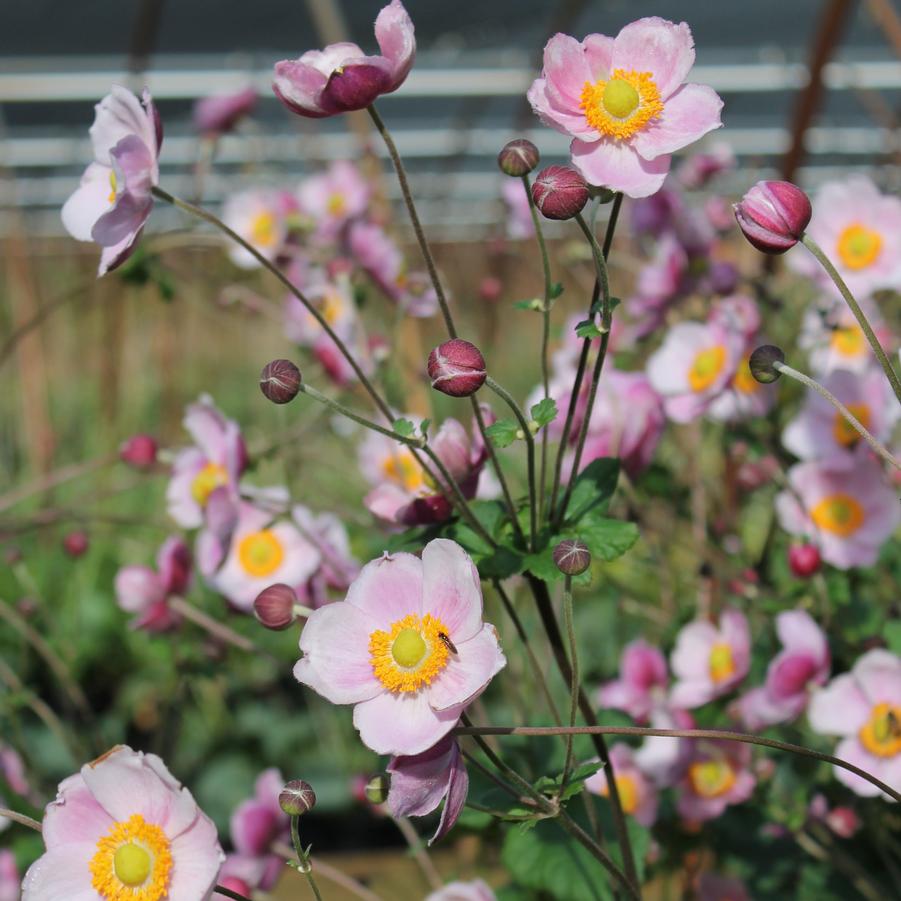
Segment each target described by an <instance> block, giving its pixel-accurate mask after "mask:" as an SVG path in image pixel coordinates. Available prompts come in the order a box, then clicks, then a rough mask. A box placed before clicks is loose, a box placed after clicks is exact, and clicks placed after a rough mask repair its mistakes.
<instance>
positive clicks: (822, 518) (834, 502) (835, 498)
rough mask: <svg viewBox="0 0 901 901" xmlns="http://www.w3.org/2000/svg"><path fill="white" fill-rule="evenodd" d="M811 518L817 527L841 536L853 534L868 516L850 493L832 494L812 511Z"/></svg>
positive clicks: (845, 536)
mask: <svg viewBox="0 0 901 901" xmlns="http://www.w3.org/2000/svg"><path fill="white" fill-rule="evenodd" d="M810 518H811V519H812V520H813V521H814V524H815V525H816V526H817V528H820V529H823V530H824V531H826V532H832V534H833V535H838V536H839V538H847V537H848V536H849V535H853V534H854V533H855V532H856V531H857V530H858V529H859V528H860V527H861V526H862V525H863V521H864V519H865V518H866V517H865V516H864V512H863V507H862V506H861V505H860V502H859V501H858V500H857V499H856V498H853V497H851V495H850V494H842V493H838V494H830V495H828V496H827V497H824V498H823V499H822V500H821V501H820V502H819V503H818V504H817V505H816V506H815V507H814V508H813V509H812V510H811V511H810Z"/></svg>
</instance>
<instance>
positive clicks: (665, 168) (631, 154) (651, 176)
mask: <svg viewBox="0 0 901 901" xmlns="http://www.w3.org/2000/svg"><path fill="white" fill-rule="evenodd" d="M570 152H571V153H572V162H573V165H574V166H575V167H576V168H577V169H578V170H579V172H581V173H582V175H583V176H584V177H585V180H586V181H587V182H588V183H589V184H592V185H597V186H598V187H606V188H610V190H612V191H622V192H623V193H624V194H626V195H627V196H628V197H649V196H650V195H651V194H654V193H656V192H657V191H659V190H660V188H661V187H662V186H663V181H664V179H665V178H666V176H667V173H668V172H669V167H670V158H669V156H667V155H666V154H664V155H662V156H658V157H657V158H656V159H653V160H646V159H643V158H642V157H641V156H639V155H638V153H637V152H636V151H635V150H634V148H633V147H632V146H631V145H630V144H628V143H626V142H625V141H623V142H616V141H611V140H606V139H605V140H601V141H596V142H593V143H587V142H585V141H580V140H575V141H573V142H572V145H571V146H570Z"/></svg>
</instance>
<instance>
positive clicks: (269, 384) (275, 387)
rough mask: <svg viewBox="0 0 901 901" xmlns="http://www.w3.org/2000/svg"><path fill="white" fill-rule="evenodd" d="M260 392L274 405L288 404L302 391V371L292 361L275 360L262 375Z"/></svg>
mask: <svg viewBox="0 0 901 901" xmlns="http://www.w3.org/2000/svg"><path fill="white" fill-rule="evenodd" d="M260 390H261V391H262V392H263V394H264V395H265V396H266V397H267V398H268V399H269V400H271V401H272V403H274V404H286V403H288V401H291V400H294V398H295V397H297V392H298V391H300V370H299V369H298V368H297V367H296V366H295V365H294V364H293V363H292V362H291V361H290V360H273V361H272V362H271V363H267V364H266V365H265V366H264V367H263V371H262V372H261V373H260Z"/></svg>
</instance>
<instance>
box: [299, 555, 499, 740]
mask: <svg viewBox="0 0 901 901" xmlns="http://www.w3.org/2000/svg"><path fill="white" fill-rule="evenodd" d="M300 649H301V650H302V651H303V653H304V656H303V657H302V658H301V659H300V660H299V661H298V663H297V665H296V666H295V667H294V675H295V676H296V678H297V679H298V681H300V682H302V683H304V684H305V685H308V686H310V688H312V689H314V690H315V691H316V692H318V693H319V694H321V695H322V696H323V697H325V698H327V699H328V700H330V701H331V702H332V703H334V704H353V705H355V706H354V725H355V726H356V728H357V730H358V731H359V732H360V737H361V738H362V740H363V742H364V744H366V745H367V747H369V748H371V749H372V750H373V751H375V752H376V753H378V754H393V755H396V756H412V755H416V754H421V753H422V752H423V751H426V750H427V749H428V748H431V747H433V746H434V745H435V744H436V743H437V742H438V741H440V740H441V739H442V738H443V737H444V736H445V735H447V734H448V732H450V730H451V729H453V727H454V726H455V725H456V723H457V721H458V720H459V718H460V714H461V713H462V712H463V710H464V708H465V707H466V705H467V704H468V703H469V702H470V701H472V700H473V699H474V698H475V697H477V696H478V695H479V694H481V692H482V691H483V690H484V688H485V687H486V686H487V684H488V682H489V681H490V680H491V679H492V677H493V676H494V675H495V673H497V672H498V671H499V670H500V669H501V668H502V667H503V666H504V664H505V663H506V661H505V659H504V655H503V654H502V653H501V650H500V647H499V646H498V641H497V634H496V632H495V630H494V627H493V626H491V625H489V624H487V623H483V622H482V592H481V587H480V585H479V575H478V572H477V570H476V568H475V566H474V565H473V562H472V560H471V559H470V558H469V556H468V555H467V554H466V552H465V551H464V550H463V549H462V548H461V547H460V546H459V545H458V544H456V543H455V542H453V541H449V540H447V539H441V538H439V539H435V540H434V541H430V542H429V543H428V544H427V545H426V547H425V549H424V550H423V552H422V559H421V560H420V559H419V558H417V557H414V556H413V555H412V554H405V553H400V554H385V556H383V557H381V558H379V559H377V560H373V561H371V562H370V563H367V564H366V566H364V567H363V569H362V571H361V572H360V575H359V576H358V577H357V578H356V579H355V580H354V582H353V584H352V585H351V586H350V589H349V590H348V593H347V597H346V599H345V600H344V601H341V602H338V603H335V604H328V605H326V606H325V607H320V608H319V609H318V610H316V611H315V612H314V613H313V614H312V615H311V616H310V618H309V619H308V620H307V622H306V625H305V626H304V629H303V632H302V633H301V636H300Z"/></svg>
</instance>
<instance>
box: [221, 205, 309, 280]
mask: <svg viewBox="0 0 901 901" xmlns="http://www.w3.org/2000/svg"><path fill="white" fill-rule="evenodd" d="M291 212H293V201H291V200H289V199H288V197H287V195H286V194H285V192H283V191H276V190H269V189H260V188H254V189H251V190H249V191H239V192H238V193H237V194H232V195H230V196H229V197H228V199H227V200H226V201H225V203H224V204H223V206H222V221H223V222H224V223H225V224H226V225H227V226H228V227H229V228H230V229H231V230H232V231H234V232H237V233H238V234H239V235H240V236H241V237H242V238H243V239H244V240H245V241H246V242H247V243H248V244H250V245H251V246H252V247H253V248H254V249H255V250H256V251H257V252H258V253H260V254H261V255H262V256H263V257H264V258H265V259H267V260H269V261H270V262H272V261H273V260H274V259H275V258H276V257H278V256H279V254H281V252H282V250H283V249H284V246H285V239H286V238H287V236H288V226H287V222H286V216H287V215H288V214H289V213H291ZM227 251H228V255H229V258H230V259H231V261H232V262H233V263H234V264H235V265H236V266H240V267H241V268H242V269H255V268H256V267H257V266H259V265H260V262H259V260H257V259H256V257H254V256H253V254H251V253H250V252H249V251H247V250H245V249H244V248H243V247H241V246H240V245H238V244H236V243H235V242H234V241H229V242H228V246H227Z"/></svg>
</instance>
